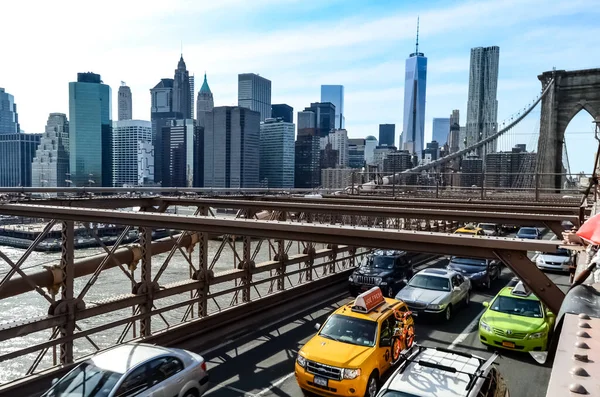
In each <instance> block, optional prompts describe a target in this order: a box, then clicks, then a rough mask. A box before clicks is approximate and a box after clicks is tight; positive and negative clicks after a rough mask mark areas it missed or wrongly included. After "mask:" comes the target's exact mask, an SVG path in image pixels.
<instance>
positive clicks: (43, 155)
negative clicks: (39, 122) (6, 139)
mask: <svg viewBox="0 0 600 397" xmlns="http://www.w3.org/2000/svg"><path fill="white" fill-rule="evenodd" d="M68 173H69V121H68V120H67V115H66V114H64V113H50V115H49V116H48V122H47V123H46V130H45V132H44V133H43V134H42V137H41V138H40V144H39V146H38V147H37V150H36V152H35V157H34V158H33V162H32V163H31V186H33V187H45V186H48V187H63V186H68V185H67V182H66V180H68V179H70V178H69V176H68Z"/></svg>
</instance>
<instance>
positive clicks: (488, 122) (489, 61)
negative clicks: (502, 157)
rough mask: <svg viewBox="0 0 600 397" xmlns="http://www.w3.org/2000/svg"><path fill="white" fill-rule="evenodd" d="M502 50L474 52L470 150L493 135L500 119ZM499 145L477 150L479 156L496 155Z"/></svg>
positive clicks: (469, 123) (470, 76)
mask: <svg viewBox="0 0 600 397" xmlns="http://www.w3.org/2000/svg"><path fill="white" fill-rule="evenodd" d="M499 60H500V47H497V46H493V47H477V48H472V49H471V67H470V71H469V98H468V101H467V125H466V127H467V130H466V140H467V141H466V146H471V145H473V144H475V143H477V142H479V141H480V140H482V139H485V138H487V137H489V136H490V135H493V134H494V133H495V132H496V128H497V124H496V123H497V119H498V100H497V99H496V94H497V92H498V64H499ZM496 145H497V142H496V141H494V142H490V143H489V144H487V145H486V147H485V148H480V149H479V150H477V152H476V154H477V155H480V156H481V155H484V154H486V153H491V152H495V151H496Z"/></svg>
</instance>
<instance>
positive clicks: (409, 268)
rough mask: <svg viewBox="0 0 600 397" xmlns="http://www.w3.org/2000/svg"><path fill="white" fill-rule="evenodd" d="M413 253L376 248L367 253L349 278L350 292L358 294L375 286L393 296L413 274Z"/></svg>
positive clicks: (385, 293) (354, 294)
mask: <svg viewBox="0 0 600 397" xmlns="http://www.w3.org/2000/svg"><path fill="white" fill-rule="evenodd" d="M413 256H414V254H411V253H408V252H405V251H384V250H377V251H374V252H372V253H371V254H369V255H367V257H366V258H365V259H364V260H363V263H362V264H361V265H360V267H359V268H358V269H356V270H355V271H354V273H352V275H351V276H350V278H349V280H348V281H349V282H350V294H352V295H353V296H356V295H358V294H359V293H360V292H361V291H366V290H368V289H370V288H373V287H375V286H377V287H379V288H381V291H382V292H383V294H384V295H386V296H388V297H390V298H393V297H394V296H396V293H397V292H398V291H399V290H400V289H401V288H402V287H404V285H406V282H407V280H410V278H411V277H412V276H413V274H414V270H413V265H412V258H413Z"/></svg>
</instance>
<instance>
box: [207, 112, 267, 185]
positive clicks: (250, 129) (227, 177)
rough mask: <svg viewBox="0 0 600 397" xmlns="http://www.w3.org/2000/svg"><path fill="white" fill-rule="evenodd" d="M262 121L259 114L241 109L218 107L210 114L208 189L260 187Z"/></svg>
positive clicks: (208, 119)
mask: <svg viewBox="0 0 600 397" xmlns="http://www.w3.org/2000/svg"><path fill="white" fill-rule="evenodd" d="M269 111H270V104H269ZM260 117H261V114H260V113H259V112H256V111H253V110H251V109H248V108H245V107H240V106H217V107H215V108H214V109H213V111H212V112H209V113H207V118H206V126H205V129H204V186H205V187H213V188H258V187H260V182H259V169H260Z"/></svg>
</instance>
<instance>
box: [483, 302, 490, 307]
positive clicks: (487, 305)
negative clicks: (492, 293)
mask: <svg viewBox="0 0 600 397" xmlns="http://www.w3.org/2000/svg"><path fill="white" fill-rule="evenodd" d="M482 305H483V307H489V306H490V302H483V303H482Z"/></svg>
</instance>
